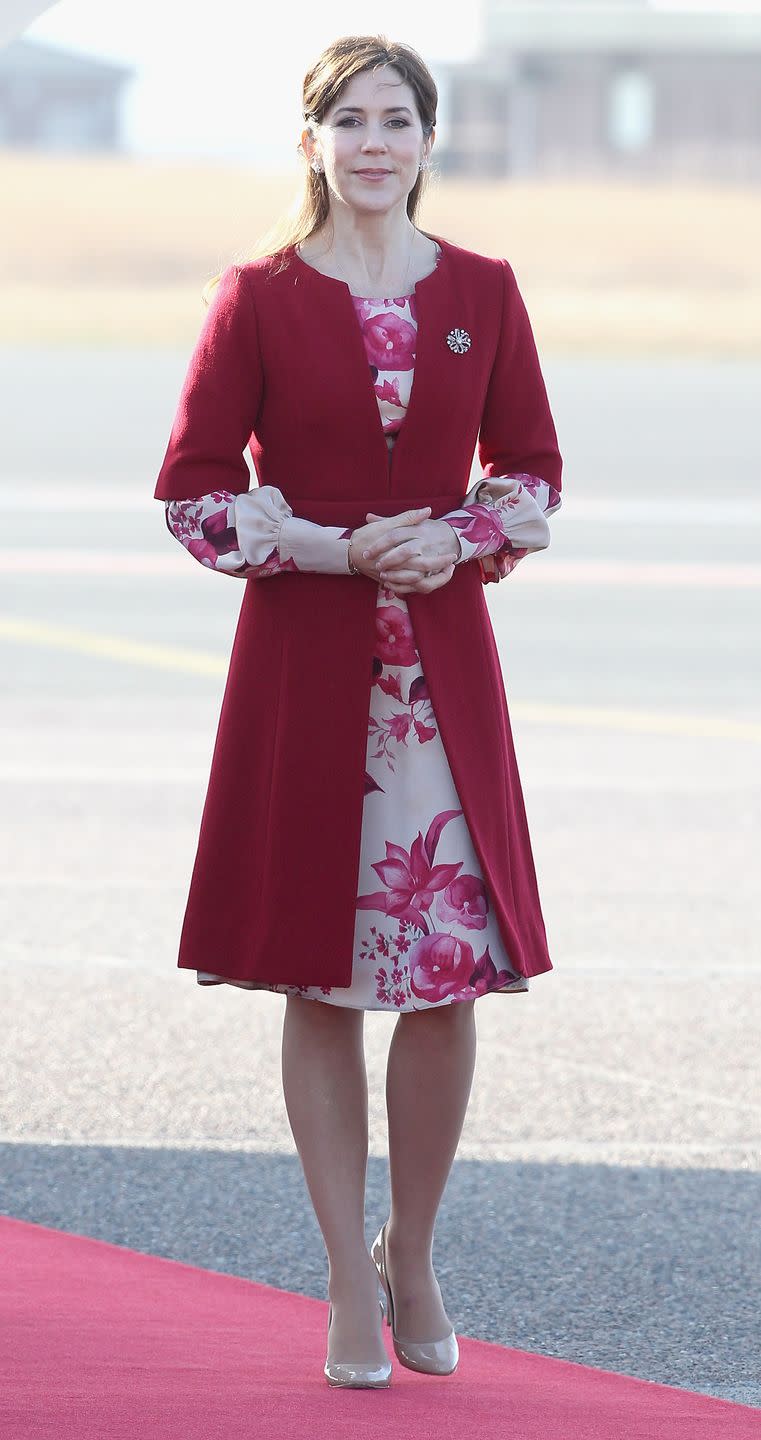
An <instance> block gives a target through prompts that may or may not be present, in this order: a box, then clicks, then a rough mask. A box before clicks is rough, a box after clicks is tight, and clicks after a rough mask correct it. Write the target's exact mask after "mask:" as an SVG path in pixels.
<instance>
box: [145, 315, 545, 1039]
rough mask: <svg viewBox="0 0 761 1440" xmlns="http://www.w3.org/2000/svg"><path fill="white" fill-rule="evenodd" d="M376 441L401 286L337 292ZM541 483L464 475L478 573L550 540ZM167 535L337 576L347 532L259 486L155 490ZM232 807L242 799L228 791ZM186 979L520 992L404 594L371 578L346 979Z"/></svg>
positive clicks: (397, 336) (199, 554)
mask: <svg viewBox="0 0 761 1440" xmlns="http://www.w3.org/2000/svg"><path fill="white" fill-rule="evenodd" d="M352 299H353V302H354V309H355V313H356V316H357V322H358V324H359V326H360V328H361V331H362V335H363V338H364V341H365V350H366V354H367V358H368V363H369V365H370V368H371V374H372V377H373V385H374V389H375V394H376V396H377V400H378V407H379V411H380V415H381V420H382V424H383V429H384V431H385V433H386V436H387V444H388V445H389V447H390V446H391V445H393V444H394V441H395V436H396V435H397V434H398V432H399V429H400V427H401V425H402V424H403V421H404V415H405V412H406V409H407V406H408V404H409V398H410V391H411V388H412V384H413V376H414V363H415V342H416V333H417V316H416V303H415V293H414V290H413V291H412V292H411V293H410V294H408V295H402V296H395V297H391V298H387V299H383V300H380V299H368V298H365V297H364V296H359V295H355V296H352ZM560 503H561V500H560V495H559V493H558V491H557V490H556V489H555V488H554V486H552V485H548V484H547V482H546V481H544V480H541V479H539V478H538V477H536V476H532V475H525V474H520V475H512V476H504V477H502V476H500V477H497V478H489V479H485V480H481V481H479V482H477V484H476V485H474V486H473V487H472V489H471V490H470V491H469V492H468V494H467V495H466V496H465V497H464V499H463V504H462V507H461V508H460V509H457V510H454V511H450V512H449V514H447V515H445V516H442V517H441V518H442V519H444V520H446V522H447V523H448V524H449V525H450V526H451V527H452V529H453V530H454V532H455V534H456V536H457V537H458V540H459V544H460V554H459V556H458V558H457V560H456V562H455V563H456V564H458V565H460V564H466V563H476V564H478V565H479V566H480V570H481V579H482V581H483V583H485V584H486V583H489V582H493V581H498V580H500V579H501V578H503V577H504V576H506V575H508V574H509V573H510V571H511V570H512V569H514V567H515V565H516V564H517V563H518V561H519V560H521V559H522V558H523V557H524V556H525V555H527V554H529V552H531V551H533V550H540V549H544V548H545V547H546V546H547V545H548V544H549V526H548V523H547V518H546V517H547V515H548V514H550V513H552V512H554V511H555V510H557V509H558V508H559V507H560ZM164 504H165V514H166V522H167V526H168V528H169V530H170V533H171V534H172V535H173V536H174V537H175V538H176V539H177V540H178V541H179V542H180V543H181V544H182V545H183V546H184V547H185V548H186V549H187V550H188V551H189V553H190V554H191V555H193V556H194V558H195V559H196V560H198V561H199V562H200V563H201V564H202V565H205V566H208V567H210V568H212V569H215V570H219V571H221V572H223V573H225V574H228V575H233V576H238V577H240V578H243V579H254V580H269V581H270V583H274V584H287V583H288V582H287V572H288V571H293V570H313V571H322V572H325V573H338V572H344V573H348V568H349V567H348V544H349V538H350V536H351V529H340V528H339V527H336V526H323V525H317V524H315V523H313V522H312V521H309V520H304V519H301V518H300V517H298V516H294V515H293V512H292V510H291V507H290V505H289V504H288V503H287V501H286V499H285V497H284V496H283V494H282V492H281V491H280V490H279V489H277V488H276V487H274V486H271V485H264V486H258V487H254V489H253V490H251V491H247V492H246V493H244V494H242V495H234V494H232V493H231V492H229V491H225V490H217V491H213V492H211V493H210V494H208V495H204V496H201V497H199V498H197V499H191V500H171V501H165V502H164ZM278 577H281V578H278ZM241 804H242V805H245V796H241ZM196 978H197V981H198V983H199V984H200V985H221V984H228V985H236V986H238V987H239V988H241V989H249V990H271V991H276V992H279V993H281V994H296V995H303V996H305V997H306V998H308V999H314V1000H321V1001H323V1002H325V1003H327V1004H330V1005H348V1006H351V1007H353V1008H357V1009H363V1010H391V1011H405V1010H427V1009H430V1008H431V1007H432V1006H439V1005H453V1004H456V1003H457V1002H458V1001H460V1000H472V999H474V998H476V997H478V996H481V995H487V994H491V993H499V994H510V993H513V992H515V991H525V990H527V989H528V984H529V982H528V980H527V979H526V978H525V977H523V976H521V975H520V974H519V973H518V972H517V970H516V969H515V968H514V965H513V962H512V960H511V957H510V955H509V953H508V951H507V949H506V947H505V942H504V940H503V938H502V936H501V934H500V931H499V928H498V925H497V922H496V918H495V914H494V910H493V907H492V904H491V899H490V896H489V891H488V888H487V885H486V883H485V881H484V877H483V874H482V871H481V868H480V866H479V862H478V859H477V856H476V853H475V850H474V847H473V842H472V840H471V836H470V833H469V830H468V826H467V823H466V820H465V816H464V814H463V811H462V808H461V806H460V802H459V797H458V794H457V791H456V789H455V785H454V781H453V778H452V774H451V771H450V768H449V763H448V760H447V756H446V752H445V750H444V746H443V744H442V740H441V737H440V735H439V729H438V725H437V722H436V715H435V713H434V710H433V706H432V704H431V698H430V695H429V692H428V686H427V684H426V678H425V675H424V674H423V670H422V666H421V663H420V656H419V654H418V650H417V646H416V643H415V635H414V631H413V628H412V623H411V618H410V613H409V610H408V607H407V604H406V602H405V598H404V595H403V594H402V595H396V594H395V593H394V591H393V589H392V588H391V587H390V584H389V585H388V586H387V585H384V584H379V586H378V596H377V606H376V645H375V655H374V661H373V683H372V689H371V694H370V709H369V714H368V717H367V750H366V769H365V792H364V802H363V814H362V835H361V846H360V868H359V882H358V890H357V899H356V921H355V929H354V954H353V967H352V979H351V984H350V985H348V986H337V985H325V986H321V985H306V986H304V985H286V984H269V983H267V982H264V981H259V980H256V981H247V980H230V979H227V978H226V977H225V976H222V975H217V974H214V973H211V972H207V971H203V970H199V971H197V973H196Z"/></svg>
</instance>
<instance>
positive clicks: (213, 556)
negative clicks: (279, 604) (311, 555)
mask: <svg viewBox="0 0 761 1440" xmlns="http://www.w3.org/2000/svg"><path fill="white" fill-rule="evenodd" d="M164 512H165V516H166V523H167V528H168V530H169V532H170V534H172V535H173V536H174V538H175V540H179V542H180V544H181V545H184V547H185V549H186V550H187V551H188V554H190V555H192V556H193V559H194V560H197V561H198V562H199V564H201V565H205V566H206V567H207V568H208V569H210V570H219V571H220V572H221V573H223V574H226V575H236V576H239V577H240V578H241V579H244V580H246V579H249V578H250V577H253V578H255V579H257V580H261V579H266V578H267V576H269V575H279V574H281V573H284V572H285V571H293V570H298V566H297V565H296V562H295V560H283V561H281V559H280V556H279V553H278V547H277V544H275V545H274V546H273V548H272V550H271V551H270V553H269V555H268V556H267V557H266V559H265V560H264V562H263V563H262V564H261V565H249V563H248V561H247V560H246V557H245V555H244V554H243V552H242V551H241V548H240V540H239V538H238V532H237V530H236V528H235V496H234V495H233V493H232V491H230V490H211V491H209V494H208V495H201V496H199V497H198V499H196V500H168V501H166V502H165V506H164Z"/></svg>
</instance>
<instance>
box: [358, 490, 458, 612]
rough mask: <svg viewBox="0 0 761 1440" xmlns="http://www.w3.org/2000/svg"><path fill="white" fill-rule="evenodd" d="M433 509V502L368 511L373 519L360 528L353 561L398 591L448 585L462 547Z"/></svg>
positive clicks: (428, 589)
mask: <svg viewBox="0 0 761 1440" xmlns="http://www.w3.org/2000/svg"><path fill="white" fill-rule="evenodd" d="M430 513H431V507H430V505H424V506H422V507H420V508H419V509H415V510H403V511H402V512H401V514H400V515H374V514H373V512H372V511H371V510H368V512H367V520H368V522H369V523H368V524H366V525H360V526H358V527H357V529H356V530H354V531H353V533H352V537H351V541H350V542H349V554H350V557H351V561H352V564H353V565H355V566H356V568H357V569H358V570H360V571H361V572H362V574H363V575H367V576H368V577H369V578H370V579H371V580H378V581H379V582H380V583H381V584H382V585H385V586H387V588H388V589H390V590H392V591H393V592H394V593H395V594H398V595H404V594H406V593H408V592H409V591H413V592H415V593H417V594H423V595H427V594H428V593H429V592H430V591H431V590H438V589H439V588H440V586H442V585H446V584H448V582H449V581H450V580H451V578H452V575H453V574H454V568H455V563H456V561H457V560H458V559H459V555H460V547H459V544H458V540H457V536H456V535H455V533H454V531H453V530H452V529H451V527H450V526H449V525H448V524H447V522H446V520H431V519H429V518H427V517H429V516H430ZM426 571H430V574H428V575H426V573H425V572H426Z"/></svg>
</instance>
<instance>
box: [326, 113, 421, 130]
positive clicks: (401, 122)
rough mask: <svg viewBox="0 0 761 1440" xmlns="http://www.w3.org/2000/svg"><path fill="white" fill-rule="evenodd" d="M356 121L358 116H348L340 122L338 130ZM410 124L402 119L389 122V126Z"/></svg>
mask: <svg viewBox="0 0 761 1440" xmlns="http://www.w3.org/2000/svg"><path fill="white" fill-rule="evenodd" d="M356 119H357V116H356V115H347V117H346V119H345V120H339V122H338V128H339V129H341V127H342V126H343V127H345V126H346V125H351V123H352V121H353V120H356ZM409 123H410V122H409V120H402V119H401V118H399V119H397V120H389V121H388V124H389V125H409Z"/></svg>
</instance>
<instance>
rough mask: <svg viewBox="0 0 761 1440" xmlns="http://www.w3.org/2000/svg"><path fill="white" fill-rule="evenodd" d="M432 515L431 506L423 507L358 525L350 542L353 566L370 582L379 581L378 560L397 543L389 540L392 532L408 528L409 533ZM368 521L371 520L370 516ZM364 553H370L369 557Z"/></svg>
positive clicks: (350, 555)
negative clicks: (368, 523)
mask: <svg viewBox="0 0 761 1440" xmlns="http://www.w3.org/2000/svg"><path fill="white" fill-rule="evenodd" d="M430 513H431V507H430V505H423V506H421V507H420V508H419V509H416V510H402V512H401V514H399V515H374V516H373V517H372V518H373V521H374V522H375V523H373V524H370V525H358V526H357V528H356V530H353V531H352V536H351V540H350V541H349V557H350V559H351V562H352V564H353V565H354V566H356V568H357V570H360V571H361V572H362V574H363V575H367V576H368V577H369V579H370V580H377V579H378V569H379V566H378V559H379V558H380V557H381V556H382V555H383V554H384V553H385V551H386V550H387V549H388V547H389V545H394V544H396V541H394V540H392V539H390V538H389V537H390V533H391V531H392V530H398V529H399V528H400V527H402V526H406V527H407V531H408V532H410V531H411V530H412V529H413V527H416V526H417V523H418V522H419V521H422V520H427V519H428V517H429V516H430ZM368 519H370V516H369V515H368ZM373 547H374V548H373ZM363 551H367V552H368V554H367V557H365V555H364V554H363ZM426 568H427V567H426Z"/></svg>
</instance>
